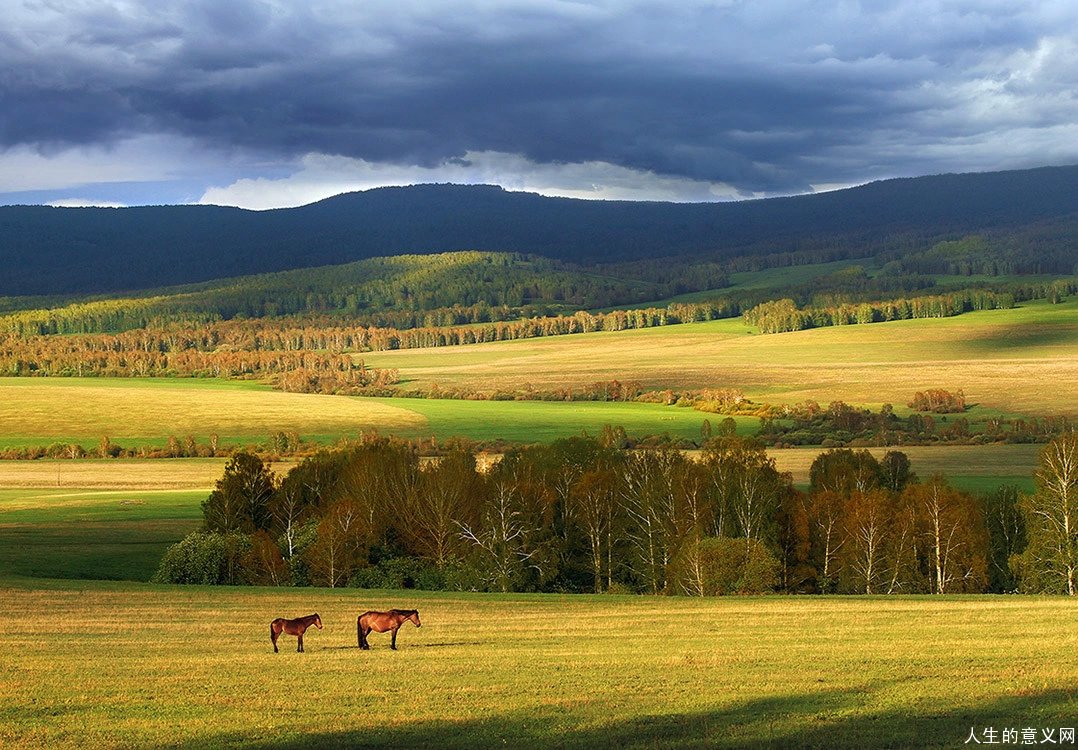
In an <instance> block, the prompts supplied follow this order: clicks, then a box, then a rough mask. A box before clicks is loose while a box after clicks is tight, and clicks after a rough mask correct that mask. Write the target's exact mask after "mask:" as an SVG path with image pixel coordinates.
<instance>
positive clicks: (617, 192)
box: [199, 151, 750, 209]
mask: <svg viewBox="0 0 1078 750" xmlns="http://www.w3.org/2000/svg"><path fill="white" fill-rule="evenodd" d="M436 182H453V183H458V184H494V185H501V186H502V187H504V188H506V189H507V190H523V191H528V192H533V193H539V194H540V195H548V196H563V197H570V198H592V199H604V200H662V201H683V202H701V201H717V200H733V199H737V198H745V197H750V196H746V195H745V194H743V193H739V192H738V191H737V190H735V189H734V188H733V187H731V186H730V185H726V184H724V183H719V182H706V181H702V180H693V179H690V178H687V177H671V176H665V175H658V174H655V173H654V172H647V171H642V170H635V169H629V168H626V167H621V166H618V165H616V164H610V163H608V162H601V161H589V162H578V163H571V164H539V163H537V162H533V161H531V160H529V159H526V158H524V157H522V156H519V155H516V154H507V153H502V152H498V151H483V152H469V153H467V154H465V156H464V157H463V158H461V159H451V160H447V161H444V162H442V163H440V164H437V165H435V166H431V167H425V166H410V165H401V164H389V163H380V162H370V161H366V160H364V159H351V158H348V157H343V156H328V155H326V154H308V155H307V156H305V157H303V158H302V159H301V160H300V163H299V164H298V169H297V171H296V172H295V173H294V174H292V175H289V176H288V177H284V178H281V179H268V178H255V179H242V180H237V181H236V182H233V183H232V184H230V185H227V186H225V187H215V188H210V189H209V190H207V191H206V192H205V194H204V195H203V196H202V198H201V199H200V200H199V203H209V204H216V205H226V206H240V207H242V208H251V209H269V208H283V207H287V206H298V205H303V204H306V203H312V202H314V201H317V200H321V199H323V198H328V197H330V196H333V195H337V194H339V193H346V192H351V191H355V190H368V189H370V188H375V187H383V186H386V185H415V184H421V183H436Z"/></svg>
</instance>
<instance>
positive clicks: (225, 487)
mask: <svg viewBox="0 0 1078 750" xmlns="http://www.w3.org/2000/svg"><path fill="white" fill-rule="evenodd" d="M275 489H276V488H275V486H274V476H273V473H272V472H271V471H270V470H269V467H268V466H266V465H265V464H264V463H263V462H262V459H260V458H259V457H258V456H254V455H251V454H250V453H237V454H236V455H235V456H233V457H232V459H231V460H230V461H229V462H228V464H227V465H226V466H225V473H224V476H223V477H221V478H220V479H218V480H217V487H216V488H215V489H214V490H213V492H211V493H210V496H209V497H208V498H206V499H205V500H204V501H203V503H202V516H203V519H204V523H205V525H206V529H207V530H209V531H220V532H226V533H227V532H233V531H240V532H243V533H247V534H251V533H254V532H255V531H258V530H260V529H269V528H270V526H271V521H272V516H271V514H270V507H269V506H270V498H272V497H273V493H274V490H275Z"/></svg>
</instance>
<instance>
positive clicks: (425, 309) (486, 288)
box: [0, 251, 728, 335]
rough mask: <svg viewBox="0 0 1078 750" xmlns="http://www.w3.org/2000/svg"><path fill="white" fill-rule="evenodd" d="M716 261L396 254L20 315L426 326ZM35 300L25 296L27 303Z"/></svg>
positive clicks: (47, 329) (656, 283) (654, 278)
mask: <svg viewBox="0 0 1078 750" xmlns="http://www.w3.org/2000/svg"><path fill="white" fill-rule="evenodd" d="M727 283H728V282H727V279H726V276H725V274H724V273H723V272H722V271H721V269H719V268H718V266H716V265H715V264H706V263H704V264H700V263H687V262H683V263H658V262H655V261H650V262H646V263H640V264H634V265H633V266H632V268H631V271H630V270H621V269H612V270H611V271H610V272H609V273H595V272H594V270H592V269H590V268H587V267H583V266H575V265H573V264H569V263H565V262H562V261H557V260H552V259H548V258H541V257H537V256H526V255H521V254H516V253H490V252H468V251H466V252H454V253H441V254H436V255H398V256H392V257H383V258H370V259H368V260H363V261H359V262H356V263H348V264H344V265H339V266H327V267H320V268H306V269H300V270H295V271H284V272H279V273H272V274H262V275H258V276H247V277H241V278H236V279H223V280H220V281H213V282H205V283H202V284H195V285H189V286H185V287H176V288H172V289H162V290H157V291H150V292H145V293H143V294H140V295H138V296H133V297H116V298H111V299H101V300H89V301H84V302H76V303H73V304H70V305H67V306H64V307H60V308H54V309H31V310H23V311H20V312H12V313H8V314H7V315H5V316H3V317H2V318H0V326H2V327H4V328H7V329H8V330H10V331H11V332H14V333H18V334H20V335H44V334H52V333H115V332H120V331H125V330H130V329H135V328H146V327H149V326H162V325H169V324H181V325H184V324H186V325H194V324H199V323H205V322H209V321H212V320H231V319H233V318H279V317H289V316H300V317H318V316H323V315H324V316H329V317H332V318H337V319H338V320H345V321H350V322H352V323H353V324H363V325H371V326H393V327H397V328H420V327H434V326H445V325H457V324H462V323H482V322H492V321H496V320H509V319H512V318H520V317H530V316H534V315H540V314H545V313H546V312H547V311H556V312H564V311H566V310H568V311H572V310H576V309H582V308H590V309H595V308H602V307H612V306H616V305H635V304H640V303H646V302H648V301H651V300H656V299H662V298H664V297H670V296H673V295H675V294H681V293H684V292H692V291H701V290H705V289H717V288H719V287H722V286H725V285H726V284H727ZM30 302H32V299H30V300H26V301H24V304H28V303H30Z"/></svg>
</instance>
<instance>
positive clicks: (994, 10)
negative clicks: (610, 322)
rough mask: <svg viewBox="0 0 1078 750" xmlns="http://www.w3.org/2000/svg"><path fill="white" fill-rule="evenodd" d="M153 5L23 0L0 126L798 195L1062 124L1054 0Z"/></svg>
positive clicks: (1063, 78)
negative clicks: (677, 180) (483, 159)
mask: <svg viewBox="0 0 1078 750" xmlns="http://www.w3.org/2000/svg"><path fill="white" fill-rule="evenodd" d="M147 6H148V7H143V6H142V5H140V4H137V3H128V2H70V3H69V2H62V1H61V0H54V1H52V2H26V3H24V4H23V5H21V6H20V7H19V9H18V10H16V11H15V12H14V14H13V15H12V17H11V18H9V20H8V23H7V26H6V27H5V28H4V29H3V30H0V70H3V71H4V72H2V73H0V144H2V145H3V146H7V147H11V146H17V145H27V144H29V145H35V146H41V147H45V148H48V147H53V148H57V147H61V146H64V145H68V144H100V143H107V142H109V141H114V140H118V139H122V138H129V137H132V136H135V135H140V134H142V135H160V134H172V135H177V136H182V137H183V138H185V139H189V140H193V141H194V142H197V143H203V144H204V145H205V147H206V148H207V149H218V150H219V149H225V150H227V149H243V150H245V151H249V152H251V153H257V154H262V155H264V157H265V158H266V159H267V160H273V159H275V158H279V159H289V158H294V157H298V156H300V155H303V154H308V153H322V154H330V155H341V156H347V157H353V158H358V159H364V160H368V161H377V162H394V163H401V164H416V165H435V164H438V163H441V162H444V161H445V160H446V159H452V158H459V157H462V156H463V155H465V154H466V153H469V152H484V151H496V152H504V153H510V154H520V155H523V156H524V157H526V158H528V159H530V160H532V161H534V162H539V163H575V162H591V161H601V162H609V163H611V164H615V165H619V166H623V167H628V168H631V169H637V170H646V171H652V172H655V173H658V174H661V175H672V176H679V177H687V178H692V179H697V180H703V181H711V182H725V183H728V184H731V185H733V186H735V187H736V188H738V189H740V190H744V191H751V192H795V191H799V190H805V189H808V186H809V185H810V184H811V183H813V182H838V181H858V180H864V179H868V178H872V177H877V176H886V175H889V174H903V173H916V172H929V171H941V170H942V169H954V168H970V169H976V168H993V167H996V166H1011V165H1013V164H1011V163H1008V162H1007V161H1006V160H1008V159H1009V160H1010V161H1011V162H1014V161H1017V162H1022V161H1023V160H1025V161H1026V162H1028V163H1038V159H1039V158H1041V157H1040V155H1042V154H1043V153H1044V144H1045V141H1046V139H1047V140H1048V141H1051V140H1052V138H1053V136H1052V135H1051V133H1052V132H1055V131H1058V130H1059V129H1064V130H1063V132H1057V133H1056V136H1055V137H1057V138H1059V139H1063V138H1064V137H1065V136H1066V135H1067V134H1068V132H1070V131H1066V129H1067V128H1069V127H1072V126H1073V125H1074V123H1075V122H1076V121H1078V117H1076V110H1075V99H1074V93H1073V90H1072V88H1071V86H1070V84H1072V83H1073V81H1074V74H1075V73H1076V72H1078V65H1076V63H1075V60H1074V57H1075V56H1074V52H1075V46H1074V42H1073V39H1072V36H1073V32H1074V31H1075V30H1076V26H1075V18H1076V16H1075V11H1073V10H1071V9H1070V3H1059V4H1058V5H1053V4H1051V3H1035V4H1034V3H1030V4H1028V5H1025V6H1020V5H1016V4H1013V3H1007V4H1000V5H998V6H994V5H992V4H988V3H984V2H977V3H973V2H970V3H955V2H906V3H886V4H885V3H879V4H875V3H864V4H862V5H850V4H836V3H818V4H805V3H790V4H788V5H784V4H782V3H751V4H749V3H746V4H742V3H736V2H734V3H714V2H710V3H703V2H685V3H680V4H672V5H667V6H666V7H660V6H657V5H656V4H649V3H613V2H611V3H596V4H586V3H556V2H545V1H544V2H505V3H494V4H491V3H485V2H472V3H453V4H434V3H422V2H412V3H410V2H393V3H364V4H355V3H344V2H341V3H326V2H314V3H298V2H297V3H285V2H280V3H265V2H256V1H255V0H245V1H244V2H224V1H221V0H218V1H216V2H209V1H206V2H199V3H190V2H182V3H180V2H173V3H160V4H158V3H155V4H152V6H151V4H147ZM1010 131H1013V133H1014V134H1013V135H1007V136H1003V137H1002V139H1003V140H1004V141H1005V142H1006V143H1007V144H1008V147H1009V151H1007V152H1006V153H1004V154H1000V155H997V157H996V163H994V162H993V161H992V159H993V157H992V153H993V148H994V146H993V143H995V142H998V141H999V140H1000V139H1001V133H1008V132H1010ZM1023 139H1025V140H1023ZM1066 149H1067V147H1060V149H1058V150H1057V151H1056V152H1052V153H1053V155H1054V157H1055V158H1060V154H1062V156H1063V158H1065V157H1066V156H1067V154H1068V153H1070V152H1068V151H1067V150H1066ZM962 159H966V160H967V162H968V163H958V162H961V161H962ZM1000 159H1002V160H1003V162H1000V161H999V160H1000Z"/></svg>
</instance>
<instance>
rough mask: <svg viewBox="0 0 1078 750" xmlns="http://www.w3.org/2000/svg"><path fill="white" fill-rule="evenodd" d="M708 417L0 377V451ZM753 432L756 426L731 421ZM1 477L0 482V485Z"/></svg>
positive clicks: (627, 406)
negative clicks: (103, 441) (103, 442)
mask: <svg viewBox="0 0 1078 750" xmlns="http://www.w3.org/2000/svg"><path fill="white" fill-rule="evenodd" d="M709 417H710V419H711V421H712V422H715V421H716V419H717V418H716V416H715V415H708V414H701V413H700V412H697V411H693V410H692V409H675V408H672V407H666V406H660V405H656V404H637V403H598V402H580V401H578V402H535V401H452V400H421V399H388V398H351V397H344V396H322V395H315V394H299V393H282V392H279V391H274V390H270V389H269V388H268V387H266V386H261V385H258V384H255V383H248V382H241V383H235V382H229V381H223V380H196V379H186V378H176V379H160V380H154V379H124V378H92V379H76V378H52V379H35V378H23V379H19V378H0V447H6V446H18V445H43V444H48V443H52V442H74V443H81V444H83V445H84V446H86V447H92V446H95V445H96V444H97V441H98V440H99V439H100V437H101V436H102V435H107V436H109V438H110V439H112V440H113V442H115V443H118V444H120V445H123V446H124V447H131V446H137V445H142V444H154V445H158V446H160V445H162V444H163V443H164V441H165V439H166V438H167V437H168V436H169V435H175V436H178V437H181V438H182V437H184V436H186V435H193V436H195V437H196V438H197V439H198V440H199V441H200V442H205V441H206V440H207V439H208V437H209V435H211V434H214V433H216V434H217V435H218V436H219V438H220V440H221V442H222V443H223V444H228V443H233V444H236V443H239V444H244V443H249V442H259V441H264V440H265V439H266V438H267V436H268V435H270V434H271V433H273V432H276V431H278V430H287V431H295V432H297V433H298V434H299V435H300V436H301V437H303V438H305V439H313V440H317V441H320V442H335V441H336V440H338V439H339V438H342V437H356V436H358V435H360V434H361V433H362V432H364V431H366V430H378V431H379V432H382V433H383V434H394V435H401V436H405V437H429V436H431V435H434V436H436V437H438V438H440V439H441V438H448V437H454V436H463V437H468V438H472V439H475V440H494V439H504V440H515V441H523V442H537V441H547V440H553V439H554V438H558V437H565V436H568V435H579V434H580V433H581V432H582V431H585V430H586V431H588V432H590V433H592V434H596V433H598V432H599V431H600V430H601V429H602V428H603V425H606V424H611V425H621V426H623V427H624V428H625V429H626V431H627V432H629V434H632V435H660V434H662V433H669V434H670V435H672V436H674V437H686V438H690V439H698V438H699V437H700V427H701V425H702V424H703V421H704V419H705V418H709ZM738 426H739V430H740V431H741V432H743V433H751V432H755V431H756V429H757V427H758V420H756V419H755V418H750V417H739V418H738ZM2 483H3V479H2V475H0V486H2Z"/></svg>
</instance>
